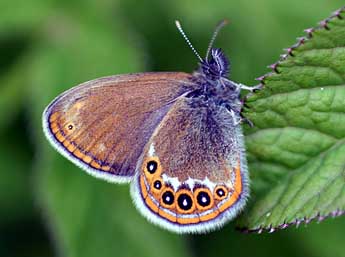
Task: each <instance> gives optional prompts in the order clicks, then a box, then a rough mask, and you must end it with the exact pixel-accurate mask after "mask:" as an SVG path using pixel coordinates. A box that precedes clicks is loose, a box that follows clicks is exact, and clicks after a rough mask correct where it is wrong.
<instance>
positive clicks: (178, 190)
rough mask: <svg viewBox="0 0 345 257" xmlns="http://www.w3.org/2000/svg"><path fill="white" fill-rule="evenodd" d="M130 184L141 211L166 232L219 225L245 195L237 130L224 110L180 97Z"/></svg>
mask: <svg viewBox="0 0 345 257" xmlns="http://www.w3.org/2000/svg"><path fill="white" fill-rule="evenodd" d="M137 169H138V172H137V174H136V178H135V180H134V182H133V183H132V196H133V198H134V200H135V202H136V205H137V206H138V208H139V209H140V210H141V212H142V213H143V214H144V215H145V216H146V217H147V218H148V219H150V220H151V221H152V222H154V223H156V224H159V225H161V226H162V227H165V228H167V229H169V230H172V231H175V232H178V233H185V232H205V231H209V230H212V229H215V228H216V227H219V226H221V225H223V224H224V223H225V222H227V221H229V220H230V219H232V218H233V217H234V216H235V215H237V214H238V212H239V211H240V210H241V209H242V208H243V206H244V204H245V201H246V198H247V196H248V193H249V190H248V177H247V165H246V159H245V153H244V146H243V139H242V131H241V127H240V125H238V124H237V125H236V124H235V122H234V118H233V117H232V116H231V115H230V113H229V112H228V111H227V110H226V109H225V108H223V107H219V106H216V105H213V106H212V105H208V104H205V105H202V104H197V103H195V100H194V99H193V98H185V97H180V98H179V100H178V101H176V102H175V103H174V105H173V106H172V108H171V109H170V111H169V112H168V113H167V115H166V116H165V118H164V119H163V120H162V122H161V123H160V125H159V126H158V127H157V129H156V130H155V132H154V134H153V136H152V137H151V139H150V141H149V142H148V144H147V145H146V147H145V151H144V154H143V156H142V157H141V159H140V162H139V163H138V166H137Z"/></svg>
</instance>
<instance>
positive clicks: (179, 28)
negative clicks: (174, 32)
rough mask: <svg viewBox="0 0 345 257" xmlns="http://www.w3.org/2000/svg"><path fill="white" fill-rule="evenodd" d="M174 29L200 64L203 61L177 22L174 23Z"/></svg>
mask: <svg viewBox="0 0 345 257" xmlns="http://www.w3.org/2000/svg"><path fill="white" fill-rule="evenodd" d="M175 24H176V27H177V29H178V30H179V31H180V33H181V34H182V36H183V38H184V40H186V42H187V44H188V45H189V47H190V48H191V49H192V51H193V52H194V54H195V55H196V57H198V59H199V60H200V62H203V59H202V58H201V56H200V55H199V54H198V52H197V51H196V50H195V48H194V47H193V45H192V43H191V42H190V41H189V39H188V37H187V35H186V33H184V31H183V29H182V26H181V24H180V22H179V21H175Z"/></svg>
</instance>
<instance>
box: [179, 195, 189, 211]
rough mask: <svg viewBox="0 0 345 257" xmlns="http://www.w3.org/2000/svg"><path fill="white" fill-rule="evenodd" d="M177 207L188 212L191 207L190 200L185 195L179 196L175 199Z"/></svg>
mask: <svg viewBox="0 0 345 257" xmlns="http://www.w3.org/2000/svg"><path fill="white" fill-rule="evenodd" d="M177 203H178V206H179V207H180V208H181V209H182V210H185V211H188V210H189V209H190V208H192V206H193V200H192V198H191V197H190V196H189V195H187V194H180V196H179V197H178V199H177Z"/></svg>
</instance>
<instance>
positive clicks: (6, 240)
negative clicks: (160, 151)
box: [0, 0, 345, 257]
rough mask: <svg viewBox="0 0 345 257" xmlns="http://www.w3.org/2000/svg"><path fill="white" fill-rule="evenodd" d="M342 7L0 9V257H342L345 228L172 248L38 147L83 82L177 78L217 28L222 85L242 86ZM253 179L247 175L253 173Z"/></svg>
mask: <svg viewBox="0 0 345 257" xmlns="http://www.w3.org/2000/svg"><path fill="white" fill-rule="evenodd" d="M341 5H344V2H342V1H336V0H328V1H322V0H314V1H303V0H289V1H287V0H284V1H277V0H262V1H248V0H243V1H230V0H222V1H210V0H208V1H196V0H191V1H186V0H176V1H159V0H153V1H137V0H117V1H110V0H99V1H96V0H93V1H92V0H86V1H61V0H60V1H56V0H28V1H20V0H12V1H5V0H2V1H0V46H1V47H0V53H1V58H0V81H1V83H0V165H1V166H0V167H1V172H0V256H73V257H74V256H100V257H103V256H149V257H154V256H165V257H167V256H205V257H206V256H289V257H293V256H332V257H336V256H345V244H344V242H345V239H344V236H343V231H344V229H345V218H337V219H328V220H326V221H324V222H322V223H320V224H317V223H312V224H309V225H307V226H305V225H301V226H300V227H299V228H298V229H296V228H294V227H293V228H289V229H287V230H284V231H279V232H276V233H273V234H263V235H256V234H251V235H246V234H241V233H239V232H238V231H235V230H234V224H233V223H231V224H228V225H227V226H226V227H225V228H224V229H222V230H220V231H217V232H213V233H209V234H207V235H199V236H178V235H174V234H171V233H169V232H166V231H163V230H161V229H160V228H157V227H155V226H153V225H151V224H149V223H148V222H147V221H146V220H145V219H144V218H143V217H142V216H140V215H139V214H138V212H137V211H136V210H135V208H134V206H133V204H132V202H131V199H130V196H129V187H128V185H115V184H109V183H106V182H104V181H100V180H97V179H95V178H92V177H90V176H88V175H86V174H85V173H84V172H83V171H81V170H80V169H78V168H76V167H75V166H74V165H73V164H71V163H70V162H69V161H67V160H65V159H64V158H63V157H61V156H60V155H58V154H57V153H56V152H55V151H54V150H53V149H52V147H50V145H49V144H48V142H47V140H46V139H45V138H44V136H43V133H42V128H41V113H42V111H43V109H44V107H45V106H46V105H47V104H48V103H49V102H50V101H51V100H52V99H53V98H54V97H55V96H57V94H59V93H61V92H62V91H64V90H66V89H68V88H70V87H72V86H74V85H76V84H78V83H81V82H84V81H87V80H90V79H93V78H97V77H101V76H106V75H112V74H120V73H129V72H142V71H186V72H191V71H193V69H194V68H196V63H197V59H196V58H195V56H194V55H193V53H192V52H191V50H190V49H189V48H188V47H187V45H186V43H185V42H184V41H183V39H182V37H181V35H180V34H179V33H178V32H177V29H176V28H175V25H174V20H175V19H179V20H180V21H181V22H182V25H183V27H184V29H185V31H186V33H187V34H188V36H189V37H190V38H191V40H192V42H193V44H194V46H195V48H196V49H198V50H199V51H200V52H201V54H203V53H204V52H205V51H206V48H207V44H208V41H209V39H210V36H211V34H212V32H213V29H214V26H215V24H216V23H217V22H218V21H219V20H221V19H223V18H227V19H229V20H230V22H231V24H230V25H229V26H227V27H226V28H225V29H224V30H223V31H222V32H221V34H220V36H219V38H218V39H217V41H216V46H217V47H221V48H223V49H224V50H225V52H226V53H227V54H228V56H230V58H231V64H232V69H231V78H232V79H233V80H235V81H240V82H241V83H245V84H248V85H254V84H256V82H255V80H254V78H256V77H258V76H260V75H262V74H264V73H266V72H268V69H267V68H266V66H267V65H269V64H271V63H273V62H275V61H276V60H277V59H278V57H279V55H280V54H281V53H282V52H283V51H282V49H283V48H287V47H289V46H290V45H292V44H293V43H295V42H296V37H298V36H303V35H304V33H303V29H305V28H308V27H311V26H315V25H316V24H317V22H318V21H320V20H321V19H323V18H326V17H328V16H329V15H330V14H331V12H332V11H334V10H336V9H338V8H339V7H341ZM252 172H255V171H252Z"/></svg>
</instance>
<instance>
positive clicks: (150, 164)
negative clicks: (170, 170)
mask: <svg viewBox="0 0 345 257" xmlns="http://www.w3.org/2000/svg"><path fill="white" fill-rule="evenodd" d="M157 167H158V165H157V162H155V161H149V162H148V163H147V165H146V168H147V171H148V172H150V173H151V174H153V173H155V172H156V170H157Z"/></svg>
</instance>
